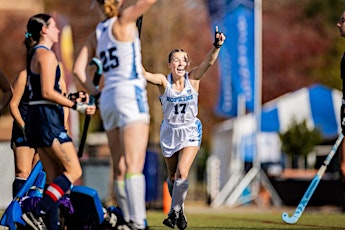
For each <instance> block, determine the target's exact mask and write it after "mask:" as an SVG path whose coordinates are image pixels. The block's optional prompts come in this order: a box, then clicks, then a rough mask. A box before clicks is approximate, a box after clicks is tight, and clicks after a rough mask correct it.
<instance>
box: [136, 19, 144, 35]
mask: <svg viewBox="0 0 345 230" xmlns="http://www.w3.org/2000/svg"><path fill="white" fill-rule="evenodd" d="M143 18H144V16H143V15H141V16H140V17H139V18H138V19H137V22H136V25H137V28H138V33H139V38H140V35H141V27H142V25H143Z"/></svg>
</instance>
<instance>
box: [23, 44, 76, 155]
mask: <svg viewBox="0 0 345 230" xmlns="http://www.w3.org/2000/svg"><path fill="white" fill-rule="evenodd" d="M38 48H44V49H47V50H50V49H48V48H46V47H44V46H36V47H35V49H34V50H36V49H38ZM28 73H29V74H28V86H29V90H30V95H29V99H30V101H29V105H30V110H29V112H28V115H27V119H26V123H25V132H26V137H27V139H28V142H29V146H30V147H32V148H40V147H50V146H51V145H52V143H53V141H54V140H55V139H57V140H58V141H59V142H60V143H64V142H70V141H72V140H71V138H70V137H69V136H68V134H67V131H66V129H65V124H64V111H63V107H62V106H61V105H59V104H56V103H54V102H51V101H48V100H45V99H44V98H43V97H42V93H41V80H40V79H41V76H40V75H39V74H37V73H33V72H32V71H31V70H30V69H29V70H28ZM60 77H61V73H60V67H59V66H57V67H56V74H55V84H54V90H56V91H57V92H59V93H61V88H60V85H59V81H60Z"/></svg>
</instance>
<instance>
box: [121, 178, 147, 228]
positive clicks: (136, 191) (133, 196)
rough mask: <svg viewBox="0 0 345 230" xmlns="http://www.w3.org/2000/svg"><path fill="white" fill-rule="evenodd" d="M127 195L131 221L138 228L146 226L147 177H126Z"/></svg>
mask: <svg viewBox="0 0 345 230" xmlns="http://www.w3.org/2000/svg"><path fill="white" fill-rule="evenodd" d="M125 186H126V193H127V202H128V207H129V214H130V219H131V221H133V223H134V226H135V227H136V228H145V227H146V226H145V225H146V205H145V176H144V174H135V175H126V181H125Z"/></svg>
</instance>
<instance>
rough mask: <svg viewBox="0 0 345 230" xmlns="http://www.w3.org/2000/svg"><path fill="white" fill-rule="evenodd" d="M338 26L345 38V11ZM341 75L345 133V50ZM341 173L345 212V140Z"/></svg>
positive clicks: (343, 127) (344, 127) (343, 129)
mask: <svg viewBox="0 0 345 230" xmlns="http://www.w3.org/2000/svg"><path fill="white" fill-rule="evenodd" d="M337 27H338V29H339V33H340V36H342V37H344V38H345V11H344V12H343V13H342V14H341V16H340V20H339V22H338V23H337ZM340 76H341V79H342V84H343V85H342V86H343V87H342V90H343V98H342V103H341V107H340V124H341V128H342V132H343V134H344V135H345V52H344V54H343V56H342V58H341V64H340ZM340 158H341V160H340V162H341V163H340V175H341V177H342V180H343V196H344V198H343V212H345V141H343V142H342V147H341V156H340Z"/></svg>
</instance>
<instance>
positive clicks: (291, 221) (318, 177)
mask: <svg viewBox="0 0 345 230" xmlns="http://www.w3.org/2000/svg"><path fill="white" fill-rule="evenodd" d="M343 139H344V135H343V134H342V133H341V134H340V135H339V137H338V139H337V141H336V142H335V144H334V145H333V147H332V150H331V151H330V153H329V154H328V155H327V157H326V159H325V161H324V162H323V164H322V166H321V167H320V169H319V170H318V171H317V173H316V175H315V176H314V178H313V180H312V181H311V183H310V185H309V187H308V189H307V191H306V192H305V193H304V195H303V197H302V199H301V201H300V202H299V204H298V206H297V208H296V210H295V212H294V213H293V215H292V216H291V217H290V216H289V214H288V213H287V212H284V213H283V214H282V219H283V221H284V222H285V223H288V224H294V223H296V222H297V221H298V220H299V218H300V217H301V216H302V214H303V211H304V209H305V208H306V206H307V204H308V202H309V200H310V198H311V197H312V196H313V193H314V192H315V189H316V187H317V185H318V184H319V182H320V181H321V178H322V176H323V174H324V173H325V171H326V169H327V166H328V165H329V163H330V162H331V160H332V158H333V156H334V154H335V153H336V152H337V149H338V147H339V145H340V143H341V142H342V140H343Z"/></svg>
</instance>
